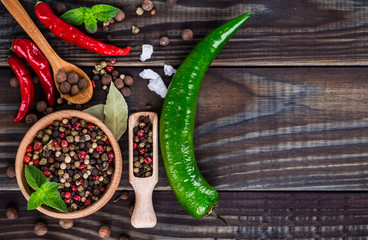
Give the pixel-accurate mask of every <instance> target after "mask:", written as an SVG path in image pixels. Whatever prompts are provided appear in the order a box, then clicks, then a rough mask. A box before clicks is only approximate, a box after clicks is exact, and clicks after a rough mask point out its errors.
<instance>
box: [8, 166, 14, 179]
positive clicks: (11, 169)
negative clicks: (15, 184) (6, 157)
mask: <svg viewBox="0 0 368 240" xmlns="http://www.w3.org/2000/svg"><path fill="white" fill-rule="evenodd" d="M6 175H7V176H8V177H10V178H14V177H15V168H14V167H13V166H9V167H8V168H7V169H6Z"/></svg>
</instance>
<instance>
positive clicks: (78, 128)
mask: <svg viewBox="0 0 368 240" xmlns="http://www.w3.org/2000/svg"><path fill="white" fill-rule="evenodd" d="M74 129H75V130H77V131H80V130H82V124H81V123H80V122H76V123H74Z"/></svg>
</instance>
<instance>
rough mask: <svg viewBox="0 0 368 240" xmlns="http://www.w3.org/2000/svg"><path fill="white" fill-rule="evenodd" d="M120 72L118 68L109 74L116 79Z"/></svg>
mask: <svg viewBox="0 0 368 240" xmlns="http://www.w3.org/2000/svg"><path fill="white" fill-rule="evenodd" d="M119 75H120V73H119V71H118V70H114V71H112V72H111V76H112V78H113V79H116V78H117V77H119Z"/></svg>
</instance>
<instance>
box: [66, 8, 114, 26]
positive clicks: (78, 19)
mask: <svg viewBox="0 0 368 240" xmlns="http://www.w3.org/2000/svg"><path fill="white" fill-rule="evenodd" d="M118 12H119V8H116V7H113V6H110V5H106V4H98V5H94V6H93V7H91V8H87V7H80V8H76V9H72V10H69V11H67V12H66V13H64V14H63V15H61V19H63V20H64V21H65V22H67V23H69V24H71V25H73V26H80V25H82V24H83V23H84V25H85V27H86V29H88V30H89V31H91V32H92V33H94V32H96V30H97V21H102V22H104V21H109V20H110V19H112V18H113V17H115V16H116V14H117V13H118Z"/></svg>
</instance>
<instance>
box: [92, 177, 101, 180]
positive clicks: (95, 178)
mask: <svg viewBox="0 0 368 240" xmlns="http://www.w3.org/2000/svg"><path fill="white" fill-rule="evenodd" d="M99 178H100V176H93V177H92V179H93V180H98V179H99Z"/></svg>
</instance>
